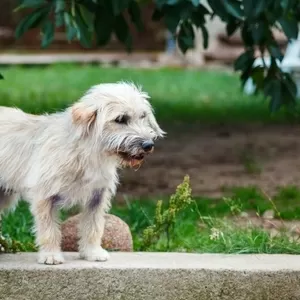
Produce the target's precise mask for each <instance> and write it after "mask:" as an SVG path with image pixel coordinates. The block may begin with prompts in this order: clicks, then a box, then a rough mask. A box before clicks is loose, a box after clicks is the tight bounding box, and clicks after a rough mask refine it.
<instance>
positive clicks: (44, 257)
mask: <svg viewBox="0 0 300 300" xmlns="http://www.w3.org/2000/svg"><path fill="white" fill-rule="evenodd" d="M64 261H65V260H64V258H63V256H62V254H61V253H60V252H40V253H39V258H38V263H39V264H45V265H59V264H62V263H63V262H64Z"/></svg>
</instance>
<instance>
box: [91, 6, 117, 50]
mask: <svg viewBox="0 0 300 300" xmlns="http://www.w3.org/2000/svg"><path fill="white" fill-rule="evenodd" d="M94 27H95V31H96V40H97V45H99V46H104V45H106V44H107V43H108V42H109V41H110V38H111V34H112V32H113V29H114V17H113V16H112V15H110V14H109V12H108V11H107V10H106V9H104V8H103V7H101V6H99V7H98V9H97V11H96V16H95V22H94Z"/></svg>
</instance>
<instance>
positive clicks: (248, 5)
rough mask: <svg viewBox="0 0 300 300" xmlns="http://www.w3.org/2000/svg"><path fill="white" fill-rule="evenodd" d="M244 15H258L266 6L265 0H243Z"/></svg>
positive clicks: (252, 16)
mask: <svg viewBox="0 0 300 300" xmlns="http://www.w3.org/2000/svg"><path fill="white" fill-rule="evenodd" d="M242 3H243V6H244V12H245V16H246V17H247V18H249V19H251V18H255V17H258V16H259V15H260V14H261V13H262V12H263V11H264V10H265V8H266V6H267V4H268V3H267V0H259V1H256V0H243V1H242Z"/></svg>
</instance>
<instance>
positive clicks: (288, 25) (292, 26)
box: [278, 17, 299, 39]
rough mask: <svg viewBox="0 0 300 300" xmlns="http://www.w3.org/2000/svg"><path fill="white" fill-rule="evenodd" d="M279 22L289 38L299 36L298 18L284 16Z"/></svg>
mask: <svg viewBox="0 0 300 300" xmlns="http://www.w3.org/2000/svg"><path fill="white" fill-rule="evenodd" d="M278 22H279V24H280V25H281V28H282V30H283V32H284V33H285V35H286V36H287V37H288V38H289V39H297V38H298V31H299V27H298V20H296V19H295V18H287V17H286V18H283V17H282V18H280V19H279V20H278Z"/></svg>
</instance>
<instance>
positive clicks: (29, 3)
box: [14, 0, 47, 12]
mask: <svg viewBox="0 0 300 300" xmlns="http://www.w3.org/2000/svg"><path fill="white" fill-rule="evenodd" d="M46 3H47V2H46V1H44V0H23V1H22V2H21V4H20V5H19V6H17V7H16V8H15V9H14V12H16V11H18V10H20V9H23V8H32V7H36V6H42V5H44V4H46Z"/></svg>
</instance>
